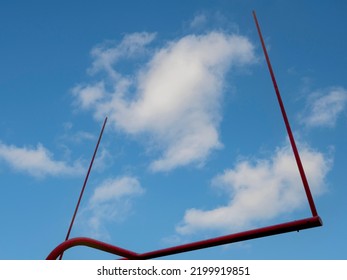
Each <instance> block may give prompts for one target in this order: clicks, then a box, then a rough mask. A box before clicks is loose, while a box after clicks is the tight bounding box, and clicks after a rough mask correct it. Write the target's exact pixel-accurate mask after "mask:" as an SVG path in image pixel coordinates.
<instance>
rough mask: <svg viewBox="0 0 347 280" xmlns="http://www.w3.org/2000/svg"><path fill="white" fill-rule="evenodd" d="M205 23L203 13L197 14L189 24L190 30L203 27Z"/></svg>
mask: <svg viewBox="0 0 347 280" xmlns="http://www.w3.org/2000/svg"><path fill="white" fill-rule="evenodd" d="M206 22H207V16H206V14H204V13H199V14H197V15H196V16H195V17H194V18H193V19H192V21H191V22H190V24H189V27H190V28H193V29H195V28H200V27H202V26H204V25H205V24H206Z"/></svg>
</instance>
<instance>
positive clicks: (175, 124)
mask: <svg viewBox="0 0 347 280" xmlns="http://www.w3.org/2000/svg"><path fill="white" fill-rule="evenodd" d="M154 37H155V36H154V34H148V33H136V34H131V35H127V36H125V38H124V39H123V41H122V42H120V43H119V44H118V45H111V46H109V45H107V46H99V47H97V48H95V49H94V50H93V51H92V54H93V57H94V62H93V65H92V67H91V69H90V72H91V73H92V74H94V75H95V74H96V73H98V72H100V71H103V72H104V73H105V74H106V75H105V76H104V77H103V78H102V80H101V81H100V80H99V81H98V82H96V83H92V84H87V85H79V86H77V87H75V88H74V90H73V92H74V95H75V97H76V99H77V102H78V103H79V104H80V107H81V108H84V109H91V110H93V111H94V114H95V117H96V118H103V117H104V116H105V115H108V116H109V119H110V121H111V122H113V124H114V126H115V127H116V128H117V129H120V130H122V131H124V132H125V133H129V134H132V135H135V136H138V135H146V136H147V139H148V140H149V141H150V142H149V143H150V144H151V147H155V150H156V151H158V152H159V156H158V157H157V158H156V159H155V160H153V161H152V163H151V164H150V168H151V169H152V170H154V171H167V170H171V169H173V168H176V167H178V166H184V165H187V164H191V163H197V164H200V163H203V162H204V160H205V159H206V158H207V157H208V155H209V154H210V153H211V151H213V150H214V149H218V148H220V147H221V143H220V140H219V133H218V127H219V123H220V120H221V115H220V109H221V108H220V107H221V100H222V93H223V90H224V89H225V83H224V78H225V75H226V72H227V71H228V70H229V69H233V67H239V66H244V65H247V64H250V63H252V62H253V61H254V51H253V45H252V44H251V43H250V41H249V40H248V39H247V38H245V37H243V36H239V35H230V34H225V33H222V32H210V33H208V34H205V35H189V36H185V37H183V38H180V39H178V40H175V41H171V42H169V43H167V44H166V45H165V46H164V47H161V48H157V49H156V50H155V51H152V52H151V53H149V50H148V46H147V45H148V44H149V43H151V42H152V41H153V40H154ZM144 53H145V54H147V56H148V55H149V56H150V58H149V60H148V61H147V63H145V64H143V65H142V66H138V67H137V68H136V69H135V70H134V71H133V73H131V74H128V75H125V74H121V71H120V70H116V69H117V67H116V66H117V65H116V64H117V63H118V62H120V60H122V59H131V58H134V57H138V55H139V54H144ZM119 68H121V67H120V66H119ZM141 139H143V138H141Z"/></svg>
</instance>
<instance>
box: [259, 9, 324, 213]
mask: <svg viewBox="0 0 347 280" xmlns="http://www.w3.org/2000/svg"><path fill="white" fill-rule="evenodd" d="M253 17H254V21H255V24H256V26H257V30H258V34H259V38H260V41H261V45H262V47H263V51H264V55H265V58H266V62H267V66H268V68H269V72H270V76H271V79H272V83H273V86H274V89H275V92H276V96H277V100H278V103H279V105H280V108H281V112H282V116H283V120H284V123H285V126H286V129H287V133H288V137H289V141H290V144H291V146H292V150H293V153H294V156H295V160H296V164H297V166H298V169H299V173H300V176H301V180H302V183H303V185H304V189H305V192H306V196H307V200H308V203H309V205H310V208H311V212H312V215H313V216H318V213H317V210H316V206H315V204H314V201H313V197H312V194H311V190H310V187H309V184H308V181H307V178H306V174H305V171H304V167H303V165H302V162H301V159H300V155H299V151H298V148H297V147H296V144H295V139H294V136H293V133H292V129H291V128H290V124H289V120H288V117H287V113H286V111H285V108H284V105H283V101H282V97H281V94H280V91H279V89H278V86H277V82H276V78H275V74H274V72H273V70H272V66H271V63H270V58H269V55H268V53H267V50H266V47H265V43H264V39H263V36H262V34H261V30H260V26H259V23H258V20H257V16H256V14H255V11H253Z"/></svg>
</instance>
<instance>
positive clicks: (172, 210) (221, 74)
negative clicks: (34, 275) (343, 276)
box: [0, 0, 347, 259]
mask: <svg viewBox="0 0 347 280" xmlns="http://www.w3.org/2000/svg"><path fill="white" fill-rule="evenodd" d="M253 9H255V10H256V12H257V16H258V20H259V22H260V25H261V27H262V31H263V35H264V39H265V43H266V45H267V47H268V51H269V55H270V58H271V61H272V64H273V67H274V71H275V73H276V77H277V81H278V84H279V88H280V90H281V93H282V97H283V100H284V103H285V106H286V109H287V113H288V116H289V119H290V121H291V124H292V128H293V132H294V135H295V137H296V140H297V142H298V146H299V150H300V153H301V156H302V161H303V165H304V168H305V170H306V173H307V176H308V180H309V183H310V186H311V189H312V192H313V195H314V198H315V202H316V206H317V209H318V212H319V214H320V216H321V217H322V219H323V221H324V226H323V227H321V228H315V229H312V230H305V231H302V232H300V233H289V234H284V235H280V236H274V237H268V238H263V239H256V240H251V241H247V242H242V243H236V244H231V245H227V246H222V247H216V248H212V249H207V250H201V251H196V252H191V253H186V254H181V255H177V256H172V257H170V258H171V259H175V258H177V259H345V258H346V249H347V242H346V238H345V236H346V234H347V226H346V219H345V217H344V213H346V210H347V209H346V205H347V204H346V197H347V191H346V187H345V176H344V175H345V166H346V164H347V163H346V157H345V155H346V154H347V150H346V145H345V144H346V139H347V138H346V136H347V135H346V134H347V133H346V131H347V130H346V127H347V114H346V112H347V84H346V79H345V65H346V63H347V55H346V49H347V44H346V42H347V38H346V31H345V28H344V27H345V26H346V25H347V19H346V12H345V11H346V10H347V5H346V3H345V2H344V1H320V2H319V4H317V3H316V2H314V1H262V2H261V3H260V1H250V0H249V1H248V0H246V1H236V0H235V1H88V2H86V1H74V2H73V3H72V2H71V1H31V2H30V3H29V2H27V1H2V2H1V4H0V38H1V45H0V50H1V51H0V65H1V66H0V223H1V235H0V236H1V238H0V259H44V258H45V257H46V256H47V255H48V254H49V252H50V251H51V250H52V249H53V248H54V247H55V246H57V245H58V244H59V243H61V242H62V241H63V240H64V238H65V235H66V231H67V228H68V225H69V222H70V219H71V216H72V213H73V210H74V207H75V204H76V202H77V198H78V195H79V192H80V189H81V186H82V183H83V180H84V176H85V173H86V171H87V167H88V164H89V160H90V157H91V155H92V153H93V149H94V146H95V144H96V141H97V136H98V133H99V131H100V128H101V125H102V122H103V119H104V118H105V117H106V116H108V117H109V121H108V123H107V126H106V130H105V134H104V136H103V139H102V142H101V145H100V148H99V152H98V155H97V158H96V160H95V164H94V167H93V170H92V173H91V175H90V178H89V182H88V185H87V188H86V192H85V195H84V197H83V200H82V203H81V207H80V211H79V214H78V216H77V219H76V222H75V225H74V228H73V230H72V233H71V237H77V236H87V237H92V238H96V239H99V240H102V241H105V242H108V243H112V244H114V245H117V246H120V247H124V248H127V249H129V250H132V251H136V252H147V251H152V250H155V249H159V248H164V247H169V246H174V245H179V244H183V243H187V242H192V241H196V240H201V239H206V238H210V237H215V236H220V235H224V234H229V233H234V232H239V231H242V230H247V229H253V228H257V227H263V226H268V225H273V224H277V223H282V222H287V221H292V220H295V219H301V218H306V217H309V216H310V211H309V208H308V205H307V203H306V200H305V196H304V192H303V188H302V185H301V183H300V178H299V175H298V172H297V169H296V166H295V163H294V161H293V157H292V154H291V150H290V148H289V146H288V141H287V137H286V132H285V128H284V125H283V121H282V119H281V116H280V111H279V108H278V105H277V101H276V99H275V93H274V90H273V87H272V84H271V80H270V77H269V74H268V70H267V67H266V64H265V60H264V57H263V53H262V50H261V46H260V42H259V38H258V35H257V31H256V27H255V24H254V22H253V18H252V10H253ZM64 258H66V259H112V258H114V256H112V255H109V254H106V253H102V252H97V251H95V250H92V249H88V248H74V249H71V250H69V251H68V252H66V254H65V255H64Z"/></svg>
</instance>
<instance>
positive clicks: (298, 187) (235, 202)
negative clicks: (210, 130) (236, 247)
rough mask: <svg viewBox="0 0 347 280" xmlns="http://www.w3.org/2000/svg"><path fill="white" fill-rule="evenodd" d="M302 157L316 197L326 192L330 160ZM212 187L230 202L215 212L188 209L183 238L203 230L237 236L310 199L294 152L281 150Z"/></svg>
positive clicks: (307, 153)
mask: <svg viewBox="0 0 347 280" xmlns="http://www.w3.org/2000/svg"><path fill="white" fill-rule="evenodd" d="M301 157H302V161H303V164H304V168H305V171H306V175H307V177H308V180H309V182H310V187H311V190H312V192H313V194H314V195H319V194H321V193H322V192H323V191H324V189H325V182H324V179H325V176H326V174H327V172H328V170H329V168H330V160H329V159H327V158H325V157H324V155H323V154H321V153H319V152H317V151H313V150H311V149H309V148H308V147H302V149H301ZM212 185H213V186H214V187H215V188H220V189H222V190H223V192H225V193H226V194H227V197H228V202H227V204H226V205H224V206H219V207H216V208H215V209H212V210H201V209H188V210H187V211H186V213H185V215H184V219H183V222H182V224H181V225H179V226H178V227H177V228H176V230H177V232H178V233H180V234H191V233H194V232H196V231H199V230H222V231H229V232H230V231H231V232H235V231H236V230H241V229H245V228H248V227H250V226H255V225H256V224H257V223H258V222H261V221H266V220H270V219H273V218H275V217H277V216H279V215H281V214H284V213H290V212H292V211H294V210H297V209H299V208H301V207H302V206H303V205H304V204H305V202H306V196H305V194H304V189H303V186H302V183H301V179H300V176H299V173H298V170H297V166H296V163H295V161H294V157H293V155H292V152H291V149H290V148H289V147H288V146H286V147H284V148H281V149H278V150H277V151H276V153H275V154H274V155H273V156H272V158H271V159H262V160H256V161H242V162H239V163H237V165H236V166H235V167H234V168H233V169H227V170H225V171H224V173H223V174H221V175H218V176H216V177H215V178H214V179H213V182H212Z"/></svg>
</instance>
